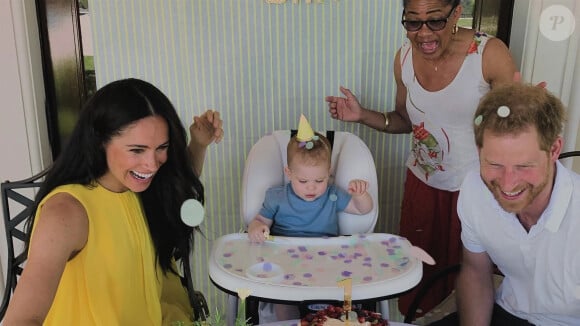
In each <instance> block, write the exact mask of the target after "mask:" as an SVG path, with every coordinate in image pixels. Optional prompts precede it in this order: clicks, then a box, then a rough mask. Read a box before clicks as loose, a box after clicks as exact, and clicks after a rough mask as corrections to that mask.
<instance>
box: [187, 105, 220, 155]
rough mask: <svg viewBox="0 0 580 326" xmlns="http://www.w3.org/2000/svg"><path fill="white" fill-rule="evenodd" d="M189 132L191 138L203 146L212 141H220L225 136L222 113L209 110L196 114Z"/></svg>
mask: <svg viewBox="0 0 580 326" xmlns="http://www.w3.org/2000/svg"><path fill="white" fill-rule="evenodd" d="M189 133H190V134H191V140H192V141H193V142H195V143H197V144H199V145H201V146H204V147H205V146H208V145H209V144H211V143H212V142H215V143H219V142H220V141H221V140H222V138H223V136H224V129H223V128H222V119H221V118H220V113H219V112H218V111H214V110H207V111H205V112H204V113H203V114H202V115H200V116H194V117H193V123H192V124H191V125H190V126H189Z"/></svg>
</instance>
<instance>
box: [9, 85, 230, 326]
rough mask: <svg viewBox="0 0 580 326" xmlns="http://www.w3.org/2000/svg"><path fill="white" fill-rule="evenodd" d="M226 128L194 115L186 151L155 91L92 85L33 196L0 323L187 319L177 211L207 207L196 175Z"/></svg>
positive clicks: (183, 236)
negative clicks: (195, 204)
mask: <svg viewBox="0 0 580 326" xmlns="http://www.w3.org/2000/svg"><path fill="white" fill-rule="evenodd" d="M221 125H222V121H221V119H220V117H219V113H217V112H214V111H207V112H205V113H204V114H203V115H202V116H200V117H195V119H194V123H193V124H192V126H190V133H191V142H190V144H189V146H188V145H187V141H186V138H187V137H186V136H187V135H186V132H185V129H184V128H183V126H182V124H181V121H180V120H179V117H178V116H177V113H176V111H175V109H174V107H173V105H172V104H171V102H170V101H169V99H168V98H167V97H166V96H165V95H164V94H163V93H162V92H161V91H160V90H159V89H157V88H156V87H155V86H153V85H151V84H149V83H147V82H145V81H141V80H137V79H125V80H119V81H115V82H112V83H110V84H108V85H106V86H104V87H102V88H101V89H99V90H98V91H97V92H96V93H95V95H94V96H93V97H92V98H91V99H90V100H89V101H88V102H87V104H86V106H85V108H84V109H83V111H82V112H81V115H80V117H79V121H78V123H77V125H76V127H75V129H74V131H73V134H72V136H71V138H70V141H69V143H68V145H67V147H66V149H65V150H64V151H63V152H62V153H61V154H60V156H59V157H58V158H57V160H56V161H55V162H54V165H53V166H52V167H51V170H50V172H49V173H48V175H47V176H46V179H45V182H44V184H43V186H42V188H41V189H40V191H39V193H38V195H37V197H36V202H37V206H36V208H35V215H34V218H33V219H32V221H31V222H32V223H30V225H29V228H32V230H31V231H32V232H29V234H31V235H30V238H29V241H28V242H27V246H28V250H29V251H28V253H29V254H28V261H27V263H26V267H25V269H24V272H23V274H22V277H21V278H20V280H19V282H18V286H17V287H16V291H15V293H14V296H13V298H12V300H11V302H10V305H9V307H8V311H7V313H6V316H5V319H4V321H3V322H4V325H6V326H8V325H41V324H44V325H59V326H61V325H83V326H85V325H170V324H171V323H172V322H174V321H177V320H181V321H187V320H190V319H191V318H192V308H191V306H190V303H189V300H188V297H187V293H186V289H185V288H184V287H183V286H181V284H180V282H179V278H178V276H177V271H176V265H175V260H176V259H179V258H181V257H184V256H187V255H189V253H190V251H191V243H192V241H191V240H192V236H193V229H192V228H191V227H189V226H187V225H185V224H184V223H183V222H182V221H181V218H180V211H179V210H180V207H181V204H182V203H183V202H184V201H185V200H186V199H189V198H195V199H197V200H199V201H202V202H203V199H204V189H203V185H202V184H201V182H200V180H199V178H198V176H199V174H200V173H201V168H202V165H203V161H204V157H205V150H206V148H207V146H208V145H209V144H210V143H212V142H214V141H215V142H218V141H220V140H221V137H222V134H223V130H222V127H221ZM192 167H193V169H192ZM29 231H30V230H29Z"/></svg>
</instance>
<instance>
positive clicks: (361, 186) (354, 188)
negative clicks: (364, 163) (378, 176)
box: [348, 179, 369, 196]
mask: <svg viewBox="0 0 580 326" xmlns="http://www.w3.org/2000/svg"><path fill="white" fill-rule="evenodd" d="M368 187H369V183H368V182H366V181H364V180H359V179H354V180H351V181H350V182H349V183H348V193H349V194H351V195H353V196H360V195H362V194H364V193H366V192H367V189H368Z"/></svg>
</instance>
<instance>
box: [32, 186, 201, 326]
mask: <svg viewBox="0 0 580 326" xmlns="http://www.w3.org/2000/svg"><path fill="white" fill-rule="evenodd" d="M63 192H64V193H68V194H70V195H72V196H73V197H75V198H76V199H77V200H79V202H81V204H82V205H83V206H84V208H85V210H86V211H87V214H88V220H89V235H88V240H87V243H86V245H85V247H84V248H83V249H82V250H81V251H80V252H79V253H78V254H77V255H76V256H75V257H74V258H73V259H71V260H70V261H68V262H67V264H66V267H65V270H64V272H63V274H62V278H61V280H60V283H59V285H58V289H57V292H56V296H55V298H54V301H53V303H52V306H51V308H50V311H49V313H48V316H47V317H46V319H45V322H44V325H59V326H62V325H83V326H85V325H107V326H109V325H171V323H172V322H174V321H178V320H180V321H184V322H188V321H189V320H190V319H189V317H188V316H191V307H190V305H189V302H188V299H187V294H186V292H185V289H184V288H183V287H182V286H181V284H180V283H179V278H178V277H176V276H175V275H174V274H173V273H167V275H166V276H164V275H163V272H162V271H161V268H160V267H159V266H158V264H157V263H156V261H155V248H154V246H153V241H152V239H151V236H150V234H149V228H148V225H147V221H146V220H145V217H144V215H143V211H142V208H141V204H140V200H139V198H138V196H137V195H136V194H135V193H133V192H131V191H126V192H123V193H114V192H111V191H109V190H107V189H105V188H103V187H101V186H100V185H96V186H95V187H94V188H89V187H85V186H82V185H65V186H60V187H58V188H56V189H54V190H53V191H52V192H51V193H50V194H49V195H48V196H46V197H45V198H44V199H43V200H42V202H41V203H40V205H41V206H42V205H43V204H44V202H45V201H46V200H47V199H48V198H50V197H52V196H53V195H55V194H57V193H63ZM33 232H34V231H33Z"/></svg>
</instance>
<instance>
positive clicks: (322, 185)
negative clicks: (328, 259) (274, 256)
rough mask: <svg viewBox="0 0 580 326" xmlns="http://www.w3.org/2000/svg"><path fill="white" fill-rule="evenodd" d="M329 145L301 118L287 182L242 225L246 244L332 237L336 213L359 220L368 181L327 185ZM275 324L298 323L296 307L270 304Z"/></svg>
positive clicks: (366, 206) (367, 207)
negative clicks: (275, 238)
mask: <svg viewBox="0 0 580 326" xmlns="http://www.w3.org/2000/svg"><path fill="white" fill-rule="evenodd" d="M330 160H331V146H330V142H329V141H328V139H327V138H326V137H324V136H322V135H321V134H319V133H315V132H314V131H313V130H312V127H311V126H310V124H309V123H308V120H306V118H305V117H304V116H303V115H302V116H301V118H300V123H299V126H298V133H297V134H296V135H295V136H294V137H291V138H290V141H289V142H288V147H287V161H288V165H287V166H286V167H285V168H284V173H285V174H286V176H287V177H288V180H289V182H288V183H287V184H285V185H282V186H275V187H272V188H270V189H268V190H267V191H266V196H265V199H264V202H263V204H262V208H261V209H260V211H259V213H258V215H256V217H255V218H254V219H253V220H252V221H251V222H250V224H249V225H248V237H249V239H250V241H252V242H256V243H262V242H263V241H265V240H266V238H267V237H268V236H269V234H272V235H282V236H294V237H320V236H337V235H338V212H341V211H344V212H347V213H350V214H356V215H364V214H367V213H369V212H370V211H371V210H372V208H373V200H372V198H371V195H370V194H369V193H368V191H367V189H368V182H367V181H365V180H359V179H354V180H351V181H350V182H349V184H348V189H346V190H344V189H340V188H339V187H337V186H336V185H334V184H331V183H330V181H329V180H330ZM273 308H274V313H275V315H276V318H277V319H278V320H286V319H295V318H298V316H299V313H298V308H297V307H296V306H288V305H281V304H275V305H274V307H273Z"/></svg>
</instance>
